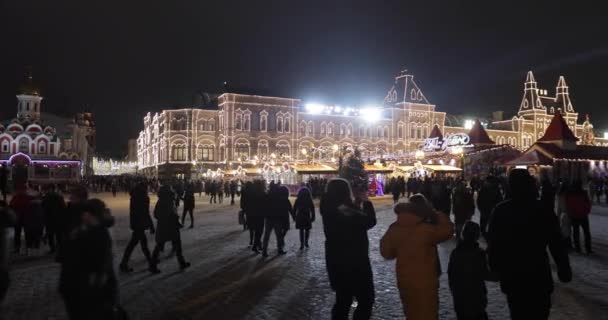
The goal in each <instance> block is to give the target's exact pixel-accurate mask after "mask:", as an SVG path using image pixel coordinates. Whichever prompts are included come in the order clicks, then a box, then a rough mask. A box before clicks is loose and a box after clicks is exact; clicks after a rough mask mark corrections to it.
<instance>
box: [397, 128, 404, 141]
mask: <svg viewBox="0 0 608 320" xmlns="http://www.w3.org/2000/svg"><path fill="white" fill-rule="evenodd" d="M397 137H399V139H403V125H402V124H400V125H399V126H397Z"/></svg>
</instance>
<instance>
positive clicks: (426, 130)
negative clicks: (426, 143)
mask: <svg viewBox="0 0 608 320" xmlns="http://www.w3.org/2000/svg"><path fill="white" fill-rule="evenodd" d="M428 137H429V127H427V126H425V127H424V128H422V137H420V138H421V139H426V138H428Z"/></svg>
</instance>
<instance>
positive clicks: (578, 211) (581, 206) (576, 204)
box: [566, 193, 591, 219]
mask: <svg viewBox="0 0 608 320" xmlns="http://www.w3.org/2000/svg"><path fill="white" fill-rule="evenodd" d="M590 211H591V202H590V201H589V198H587V195H586V194H583V193H575V194H569V195H567V196H566V212H567V213H568V216H569V217H570V218H572V219H581V218H585V217H586V216H587V215H589V212H590Z"/></svg>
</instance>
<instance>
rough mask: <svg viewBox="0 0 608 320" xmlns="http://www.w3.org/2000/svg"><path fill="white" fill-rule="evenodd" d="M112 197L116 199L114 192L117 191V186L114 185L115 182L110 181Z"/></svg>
mask: <svg viewBox="0 0 608 320" xmlns="http://www.w3.org/2000/svg"><path fill="white" fill-rule="evenodd" d="M111 188H112V197H114V198H116V192H117V191H118V186H117V185H116V181H112V187H111Z"/></svg>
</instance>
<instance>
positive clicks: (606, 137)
mask: <svg viewBox="0 0 608 320" xmlns="http://www.w3.org/2000/svg"><path fill="white" fill-rule="evenodd" d="M604 139H608V131H606V132H604Z"/></svg>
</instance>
